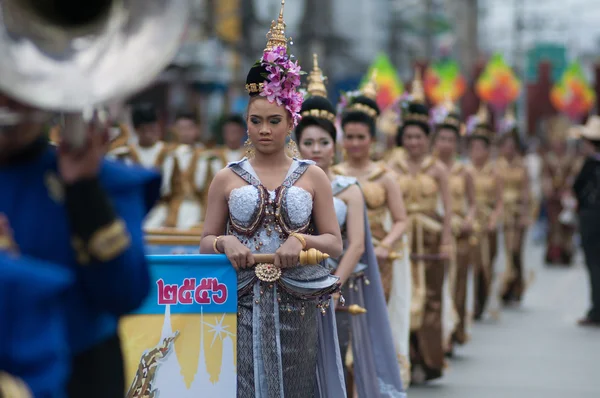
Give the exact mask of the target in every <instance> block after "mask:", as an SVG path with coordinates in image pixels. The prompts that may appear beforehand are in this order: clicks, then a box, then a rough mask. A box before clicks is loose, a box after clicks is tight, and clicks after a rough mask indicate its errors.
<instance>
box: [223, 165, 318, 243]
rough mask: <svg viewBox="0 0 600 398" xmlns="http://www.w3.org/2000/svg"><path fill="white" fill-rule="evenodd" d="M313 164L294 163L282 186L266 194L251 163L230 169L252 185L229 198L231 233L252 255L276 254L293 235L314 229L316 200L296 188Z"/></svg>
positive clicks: (235, 190) (232, 166) (233, 191)
mask: <svg viewBox="0 0 600 398" xmlns="http://www.w3.org/2000/svg"><path fill="white" fill-rule="evenodd" d="M310 164H311V163H309V162H306V161H299V160H294V162H293V163H292V165H291V167H290V169H289V171H288V173H287V175H286V178H285V180H284V182H283V184H282V185H281V186H280V187H278V188H277V189H276V190H274V191H269V190H267V189H266V188H265V187H264V186H263V185H262V184H261V183H260V180H259V179H258V176H257V175H256V172H255V171H254V169H252V166H251V165H250V162H248V161H247V160H242V161H240V162H235V163H232V164H231V165H230V166H229V167H230V168H231V169H232V170H233V171H234V172H235V173H236V174H238V175H239V176H240V177H241V178H242V179H244V180H245V181H246V182H248V183H249V185H246V186H244V187H241V188H237V189H234V190H232V191H231V194H230V195H229V228H228V229H229V231H228V232H229V233H230V234H232V235H235V236H236V237H237V238H238V239H239V240H240V242H242V243H243V244H244V245H246V246H247V247H248V248H249V249H250V250H252V252H253V253H274V252H275V251H276V250H277V249H278V248H279V246H281V244H282V243H283V242H285V240H286V239H287V238H288V236H289V234H290V233H292V232H307V231H308V230H309V229H310V227H311V215H312V206H313V199H312V196H311V194H310V193H308V192H307V191H305V190H304V189H302V188H299V187H295V186H293V184H294V183H295V182H296V181H297V180H298V179H299V178H300V177H301V176H302V174H303V173H304V172H305V171H306V169H307V168H308V166H309V165H310Z"/></svg>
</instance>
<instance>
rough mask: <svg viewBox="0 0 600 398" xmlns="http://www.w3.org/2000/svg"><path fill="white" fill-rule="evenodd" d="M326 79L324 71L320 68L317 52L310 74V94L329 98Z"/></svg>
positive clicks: (314, 55)
mask: <svg viewBox="0 0 600 398" xmlns="http://www.w3.org/2000/svg"><path fill="white" fill-rule="evenodd" d="M325 79H326V77H324V76H323V71H322V70H321V68H319V58H318V56H317V54H313V70H312V72H310V75H308V87H307V90H306V91H308V93H309V94H310V95H313V96H319V97H325V98H327V88H326V87H325Z"/></svg>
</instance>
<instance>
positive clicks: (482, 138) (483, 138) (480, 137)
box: [468, 135, 492, 148]
mask: <svg viewBox="0 0 600 398" xmlns="http://www.w3.org/2000/svg"><path fill="white" fill-rule="evenodd" d="M475 140H480V141H482V142H483V143H484V144H485V146H487V147H488V148H489V147H490V145H492V142H491V141H490V139H489V138H488V137H486V136H484V135H470V136H469V138H468V142H469V144H471V142H473V141H475Z"/></svg>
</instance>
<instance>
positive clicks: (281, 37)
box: [265, 0, 288, 51]
mask: <svg viewBox="0 0 600 398" xmlns="http://www.w3.org/2000/svg"><path fill="white" fill-rule="evenodd" d="M284 6H285V0H281V10H279V18H277V22H275V21H272V22H271V29H269V33H267V47H266V48H265V51H266V50H272V49H274V48H275V47H287V43H288V40H287V37H285V22H284V20H283V8H284Z"/></svg>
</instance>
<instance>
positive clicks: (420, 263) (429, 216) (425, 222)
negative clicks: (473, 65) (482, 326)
mask: <svg viewBox="0 0 600 398" xmlns="http://www.w3.org/2000/svg"><path fill="white" fill-rule="evenodd" d="M401 119H402V124H401V126H400V127H399V129H398V138H397V139H398V141H400V142H402V146H403V148H404V153H403V154H401V155H399V156H395V157H393V158H391V159H390V160H389V163H388V165H389V166H390V167H391V168H392V169H393V170H395V171H396V172H397V173H398V178H397V181H398V184H399V185H400V189H401V191H402V194H403V197H404V203H405V204H406V210H407V213H408V227H407V232H408V236H409V241H410V247H411V252H412V253H411V257H412V261H411V264H412V275H413V279H412V283H413V289H412V305H411V319H410V329H411V339H410V343H411V363H412V375H413V376H412V378H413V380H414V381H415V382H420V383H422V382H424V381H427V380H433V379H437V378H439V377H441V376H442V371H443V368H444V354H445V350H444V347H443V345H442V340H443V338H442V302H443V299H442V291H443V284H444V277H445V268H446V267H445V266H446V262H447V261H448V259H449V256H450V254H451V252H452V230H451V228H450V220H451V207H450V194H449V191H448V172H447V170H446V167H445V166H444V164H443V163H441V162H440V161H439V160H437V159H436V158H434V157H433V156H431V155H430V154H429V132H430V126H429V110H428V109H427V106H426V105H425V96H424V93H423V87H422V82H421V76H420V73H419V71H417V72H416V74H415V79H414V81H413V87H412V93H411V95H409V96H408V97H407V98H404V101H403V103H402V117H401ZM440 201H441V203H442V205H443V215H442V214H441V212H439V211H438V203H440Z"/></svg>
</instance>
